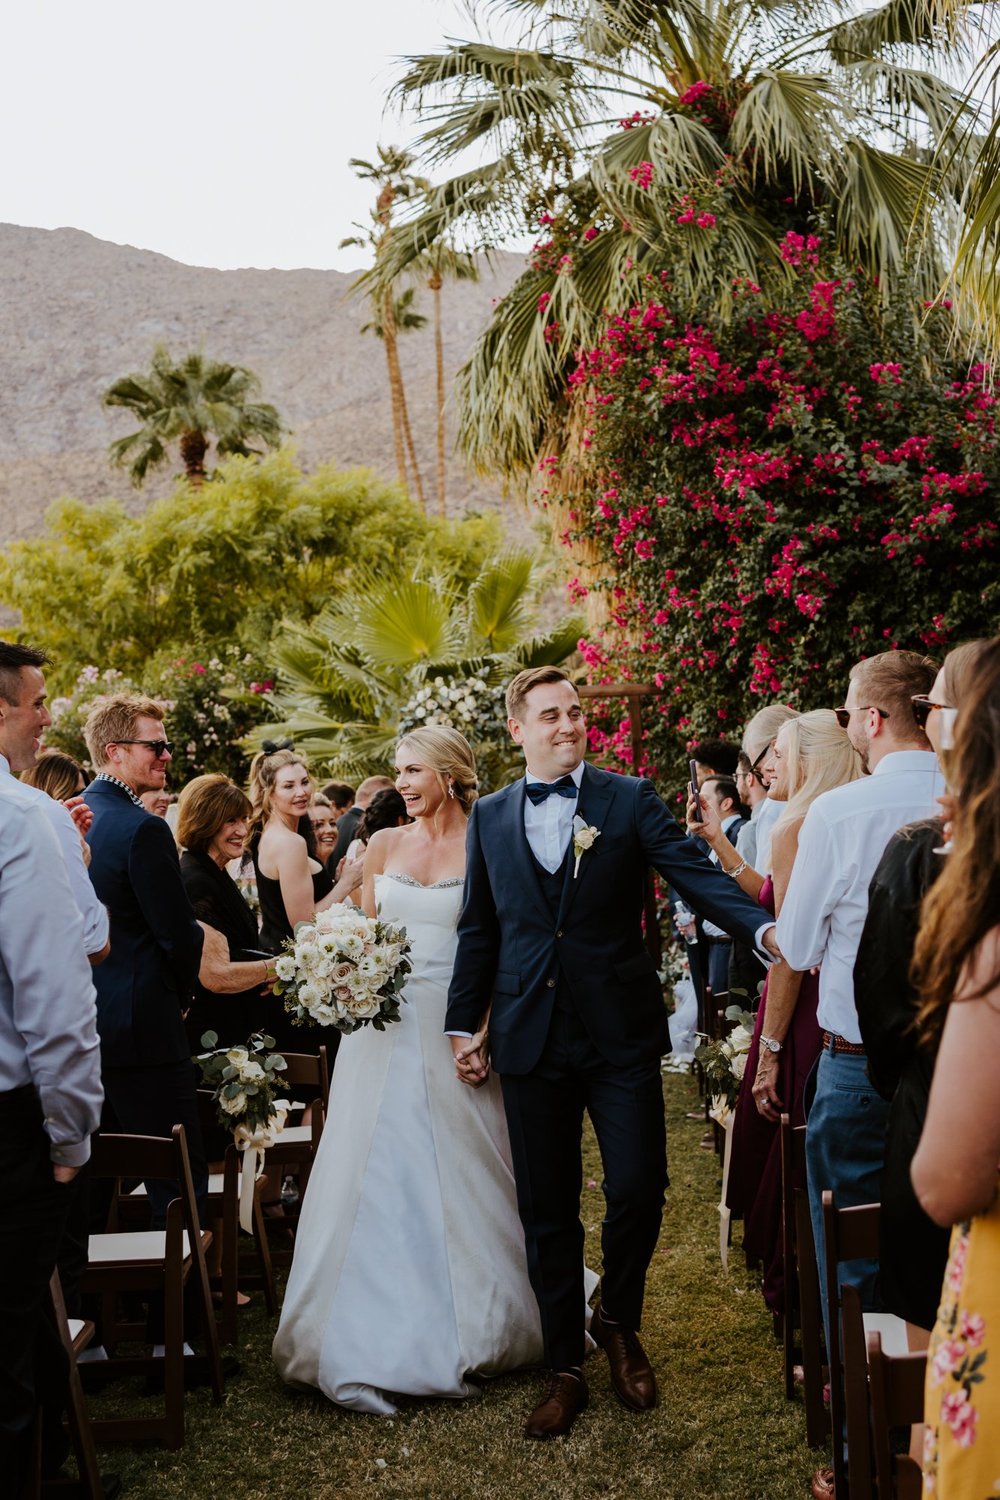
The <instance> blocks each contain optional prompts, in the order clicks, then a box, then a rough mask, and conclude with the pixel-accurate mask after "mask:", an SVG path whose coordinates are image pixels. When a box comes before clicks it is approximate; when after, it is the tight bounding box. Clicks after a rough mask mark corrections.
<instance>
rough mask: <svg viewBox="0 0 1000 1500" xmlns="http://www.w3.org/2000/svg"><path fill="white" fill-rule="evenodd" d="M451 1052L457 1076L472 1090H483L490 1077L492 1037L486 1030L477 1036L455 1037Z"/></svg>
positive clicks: (479, 1032)
mask: <svg viewBox="0 0 1000 1500" xmlns="http://www.w3.org/2000/svg"><path fill="white" fill-rule="evenodd" d="M451 1050H452V1053H453V1055H454V1058H455V1075H456V1077H458V1078H460V1079H461V1081H462V1082H463V1083H467V1084H468V1085H469V1087H470V1088H473V1089H478V1088H482V1086H483V1084H484V1083H485V1082H486V1080H487V1078H488V1077H489V1076H490V1037H489V1032H488V1031H486V1030H485V1029H484V1030H483V1031H477V1032H476V1034H475V1036H471V1037H465V1036H453V1037H452V1038H451Z"/></svg>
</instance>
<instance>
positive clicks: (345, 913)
mask: <svg viewBox="0 0 1000 1500" xmlns="http://www.w3.org/2000/svg"><path fill="white" fill-rule="evenodd" d="M409 954H410V945H409V943H408V942H407V938H406V928H405V927H394V926H392V925H391V924H390V923H388V922H383V921H381V920H380V919H379V918H378V917H367V916H365V914H364V912H363V911H361V910H360V908H359V907H357V906H349V905H347V904H338V903H335V904H334V905H333V906H328V907H327V908H326V910H325V911H320V912H317V913H316V916H315V917H314V919H313V920H312V921H311V922H299V924H298V925H297V927H296V928H295V934H294V936H293V937H291V938H289V939H288V942H287V943H286V944H285V951H284V953H282V954H281V955H280V957H279V958H278V960H277V962H276V964H275V969H276V971H277V976H278V977H277V980H276V982H275V985H274V993H275V994H276V995H283V996H284V998H285V1009H286V1010H287V1011H288V1013H289V1015H290V1016H291V1018H292V1020H293V1022H295V1023H296V1024H298V1025H300V1026H304V1025H306V1024H307V1023H308V1022H310V1021H315V1022H317V1023H318V1024H319V1025H320V1026H334V1027H336V1029H337V1030H338V1031H342V1032H344V1033H345V1034H349V1033H350V1032H352V1031H357V1030H358V1028H359V1027H360V1026H366V1025H368V1024H369V1022H370V1023H371V1025H372V1026H374V1027H375V1030H376V1031H384V1030H385V1027H386V1024H387V1023H388V1022H390V1021H398V1020H399V1001H400V996H401V991H402V989H403V986H404V985H405V984H406V980H407V976H408V975H409V972H410V967H411V965H410V958H409Z"/></svg>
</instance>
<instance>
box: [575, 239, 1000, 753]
mask: <svg viewBox="0 0 1000 1500" xmlns="http://www.w3.org/2000/svg"><path fill="white" fill-rule="evenodd" d="M821 248H822V247H821V246H820V244H819V242H818V240H816V239H815V238H809V237H806V238H803V237H802V236H797V235H792V234H790V235H788V236H787V237H786V239H785V241H784V244H783V246H782V249H783V252H784V255H785V259H786V265H787V266H788V269H789V273H790V279H789V280H785V279H784V278H782V279H781V280H777V279H775V280H774V281H773V282H772V284H771V285H770V286H768V287H766V288H765V289H764V291H761V288H760V287H759V286H758V285H757V284H754V283H749V284H748V283H743V284H742V285H740V286H738V287H736V288H735V289H734V290H733V292H732V295H731V300H730V307H729V316H728V319H727V320H726V322H725V323H724V324H721V325H717V326H716V325H713V324H712V323H711V322H710V321H709V319H708V318H707V317H702V318H698V317H695V318H687V317H685V316H684V314H683V313H682V312H678V311H677V309H675V308H674V307H673V305H672V303H671V299H670V291H669V288H665V287H663V286H662V285H653V286H651V287H649V288H648V289H647V298H646V300H644V301H643V302H642V303H639V304H637V305H636V306H635V307H634V308H631V309H629V310H628V311H626V312H625V313H622V314H621V315H619V316H618V317H616V318H614V319H612V320H611V322H610V324H609V327H608V329H607V331H606V333H605V335H604V337H603V338H602V339H601V340H600V342H599V343H598V344H597V346H596V347H595V348H594V349H593V350H591V351H588V352H587V353H586V354H585V355H584V356H583V358H582V359H581V362H580V364H579V367H578V369H577V371H576V373H575V375H574V390H575V392H576V399H577V400H578V402H579V406H580V413H579V415H580V421H581V423H582V424H583V425H584V426H585V442H586V445H587V446H586V447H585V449H584V452H585V454H586V460H585V462H586V469H585V473H584V475H583V480H584V483H583V485H582V487H581V488H580V489H579V490H578V492H577V494H576V495H575V497H574V499H573V512H572V517H571V525H572V527H573V529H574V531H575V533H576V536H577V537H578V538H581V539H583V540H584V541H585V542H586V543H587V545H588V546H589V547H590V548H591V549H592V556H593V566H592V571H591V576H590V577H589V578H584V579H578V580H575V581H574V584H573V592H574V594H575V595H576V596H577V597H582V596H583V595H584V594H586V593H587V591H588V589H589V588H597V589H601V590H602V591H604V593H605V597H606V598H607V602H608V609H609V617H608V623H607V625H606V627H605V628H604V630H603V631H600V632H593V633H592V634H591V636H590V638H589V639H588V641H587V642H586V643H585V645H584V646H583V647H582V648H581V649H582V650H583V654H584V657H585V659H586V660H587V662H588V665H589V667H590V669H591V672H592V673H593V675H594V677H595V678H596V679H597V680H599V681H608V680H613V679H614V678H616V677H618V676H620V675H622V674H623V673H624V675H626V676H627V677H631V678H633V679H638V680H641V681H646V682H653V683H655V684H656V685H657V686H659V687H660V688H662V690H663V696H662V698H660V699H658V700H653V702H654V709H653V713H652V714H651V715H650V718H649V721H648V742H647V746H646V755H647V759H648V762H649V763H650V764H651V765H652V766H654V767H657V768H659V769H660V770H661V771H662V772H665V773H666V772H670V771H673V770H678V769H679V767H680V765H681V757H682V755H683V752H684V748H685V746H686V744H687V743H689V742H690V741H692V740H694V739H696V738H703V737H706V736H713V735H718V734H719V733H720V732H725V731H727V730H729V729H734V728H736V727H737V726H738V725H740V724H741V723H743V722H744V721H745V719H746V718H747V717H748V716H749V715H750V714H751V713H752V712H753V711H754V709H755V708H756V707H758V706H759V705H760V703H761V701H767V700H768V699H781V700H782V701H786V702H791V703H794V704H797V705H799V706H800V707H802V708H815V707H818V706H822V705H824V704H826V705H829V704H832V703H836V702H840V701H842V697H843V691H844V681H845V679H846V675H847V672H848V669H849V667H850V666H851V664H852V663H853V662H854V661H856V660H858V659H859V658H860V657H862V656H870V655H872V654H874V653H875V652H878V651H883V650H888V649H895V648H896V647H900V648H911V649H916V650H922V651H929V652H932V653H934V654H938V653H940V652H942V651H944V650H946V649H947V648H948V647H949V646H950V645H951V644H954V643H955V642H957V641H960V640H962V639H966V638H968V637H970V636H978V635H988V634H993V633H994V632H995V631H996V629H997V624H998V618H997V617H998V608H1000V585H998V581H997V558H998V552H1000V530H998V523H997V518H996V501H995V496H996V493H997V486H998V484H1000V441H998V436H997V433H996V431H995V426H994V423H995V412H996V401H995V398H994V397H993V396H992V395H990V394H989V393H988V392H987V391H985V390H984V389H983V378H982V376H983V372H982V370H981V369H976V368H973V369H972V370H971V371H970V370H968V369H967V368H963V367H961V366H960V365H958V364H957V363H956V362H955V360H954V343H953V328H952V325H951V320H950V317H949V315H948V313H947V312H946V311H945V310H943V309H934V310H932V311H931V312H929V314H928V317H927V319H926V321H925V322H924V323H923V324H921V325H914V322H913V319H912V316H911V312H910V301H909V299H908V298H906V297H905V296H901V297H900V299H899V302H898V304H893V305H891V306H890V308H889V309H888V310H885V309H883V308H882V307H881V306H880V304H879V299H878V296H877V293H876V292H875V290H874V289H873V288H872V287H871V286H870V285H869V284H868V283H867V282H865V281H864V280H863V279H861V278H857V277H852V276H850V275H849V274H847V273H846V271H845V270H844V268H843V267H837V266H836V265H834V266H833V267H832V268H831V267H829V266H828V267H827V268H826V270H825V271H824V270H823V269H821V264H820V253H821ZM557 462H558V461H557V460H555V459H554V460H553V465H555V464H556V463H557ZM606 580H608V581H607V582H606ZM592 743H593V747H594V749H595V750H598V751H601V750H604V751H607V752H608V753H611V754H616V755H618V756H619V757H620V758H621V759H622V760H623V761H625V762H626V763H627V762H628V761H629V760H630V758H631V755H630V751H629V748H628V736H627V725H617V726H616V725H615V724H613V723H611V724H604V725H603V726H600V727H599V728H598V729H597V730H595V731H594V732H593V735H592Z"/></svg>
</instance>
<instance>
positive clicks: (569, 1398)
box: [524, 1374, 589, 1441]
mask: <svg viewBox="0 0 1000 1500" xmlns="http://www.w3.org/2000/svg"><path fill="white" fill-rule="evenodd" d="M588 1400H589V1392H588V1390H587V1382H586V1381H585V1380H584V1378H583V1376H582V1375H560V1374H553V1376H552V1378H551V1379H550V1381H549V1387H548V1390H547V1391H546V1392H545V1395H544V1396H543V1397H542V1399H541V1401H540V1402H539V1403H538V1405H537V1406H536V1407H535V1409H534V1411H533V1412H532V1413H531V1415H530V1417H529V1418H528V1420H527V1421H526V1422H525V1424H524V1435H525V1437H526V1438H537V1439H539V1440H542V1441H544V1439H546V1438H556V1437H562V1436H563V1434H564V1433H567V1432H569V1430H570V1428H571V1427H572V1425H573V1423H574V1422H575V1421H576V1419H577V1417H578V1416H579V1414H580V1412H582V1411H583V1409H584V1407H585V1406H586V1404H587V1401H588Z"/></svg>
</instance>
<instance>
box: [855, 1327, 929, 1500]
mask: <svg viewBox="0 0 1000 1500" xmlns="http://www.w3.org/2000/svg"><path fill="white" fill-rule="evenodd" d="M926 1374H927V1355H926V1354H925V1353H923V1352H921V1353H919V1354H887V1353H886V1352H885V1351H884V1350H883V1348H882V1335H881V1334H880V1333H870V1334H869V1335H868V1386H869V1390H870V1392H871V1403H872V1446H873V1448H874V1450H875V1481H876V1485H877V1487H878V1500H920V1497H921V1495H922V1494H923V1475H922V1473H921V1471H920V1465H919V1464H917V1463H916V1462H915V1461H914V1460H913V1459H912V1458H911V1457H910V1456H909V1454H908V1453H893V1452H892V1447H891V1441H890V1439H891V1436H892V1431H893V1429H894V1428H899V1427H903V1428H908V1427H916V1426H918V1425H919V1424H920V1423H921V1422H922V1421H923V1420H924V1379H925V1377H926Z"/></svg>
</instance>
